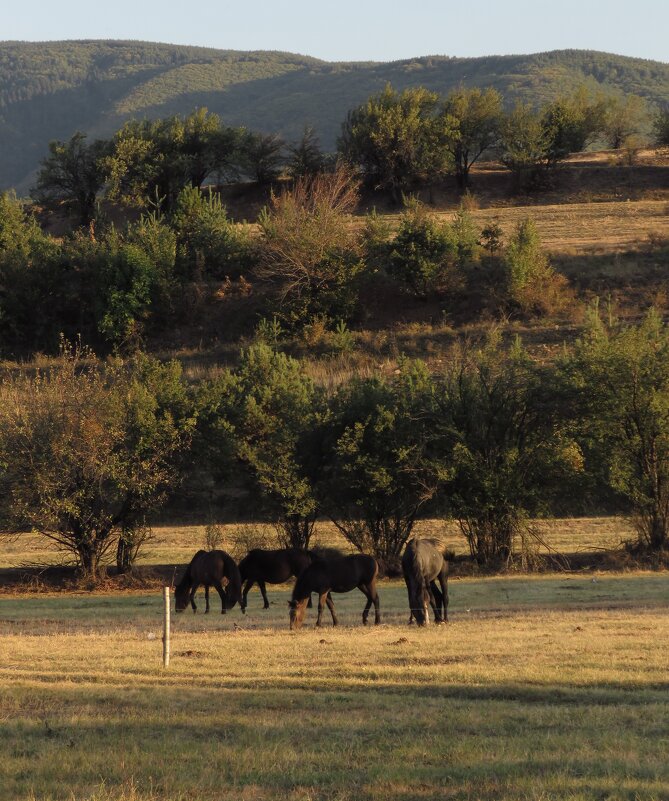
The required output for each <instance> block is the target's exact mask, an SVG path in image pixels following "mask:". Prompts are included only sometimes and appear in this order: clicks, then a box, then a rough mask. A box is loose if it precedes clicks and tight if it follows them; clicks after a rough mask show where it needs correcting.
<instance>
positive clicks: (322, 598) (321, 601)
mask: <svg viewBox="0 0 669 801" xmlns="http://www.w3.org/2000/svg"><path fill="white" fill-rule="evenodd" d="M326 598H327V593H323V594H322V595H319V596H318V617H317V618H316V625H317V626H320V625H321V618H322V617H323V606H324V604H325V599H326Z"/></svg>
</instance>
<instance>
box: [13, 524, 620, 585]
mask: <svg viewBox="0 0 669 801" xmlns="http://www.w3.org/2000/svg"><path fill="white" fill-rule="evenodd" d="M240 526H241V524H235V523H229V524H226V525H223V526H222V527H221V528H222V533H223V540H222V543H221V547H223V548H224V549H226V550H229V551H233V550H234V542H235V536H236V534H237V532H238V531H239V529H240ZM261 527H262V528H263V529H264V531H265V533H266V535H267V540H268V547H272V540H273V538H274V536H275V531H274V528H273V527H272V526H270V525H262V526H261ZM537 528H538V530H539V531H540V532H541V535H542V538H543V539H544V540H545V542H546V543H547V545H548V546H549V548H550V550H553V551H557V552H559V553H586V552H592V551H602V550H613V549H616V548H618V547H619V546H620V544H621V543H622V542H624V541H626V540H629V539H632V538H633V536H634V531H633V528H632V525H631V523H630V522H629V521H628V520H627V519H626V518H622V517H587V518H562V519H556V520H540V521H537ZM416 533H417V534H418V535H424V536H429V537H435V536H436V537H440V538H441V539H442V540H443V541H444V542H445V544H446V545H447V546H448V547H449V548H451V549H452V550H453V551H455V553H456V554H465V553H467V544H466V542H465V540H464V538H463V537H462V535H461V534H460V532H459V529H458V526H457V524H456V523H454V522H452V521H444V520H420V521H419V522H418V524H417V526H416ZM205 536H206V526H205V525H191V526H173V525H157V526H154V528H153V533H152V537H151V539H150V540H149V542H148V544H147V545H146V547H145V549H144V551H143V552H142V554H141V556H140V559H139V564H141V565H144V566H150V565H166V564H174V565H182V564H187V563H188V562H189V561H190V559H191V557H192V556H193V554H194V553H195V551H197V550H198V549H199V548H203V547H205ZM0 543H1V544H0V569H1V568H21V567H28V566H42V567H45V566H47V565H53V564H59V563H60V562H61V561H64V560H66V559H67V556H66V554H60V553H58V552H56V551H54V550H53V548H52V547H51V546H50V544H49V542H48V541H47V540H45V539H44V538H42V537H40V536H38V535H34V534H22V535H20V536H18V537H5V538H4V539H3V540H0ZM315 543H317V544H320V545H324V546H331V547H336V548H341V549H343V550H350V548H351V546H350V545H349V544H348V543H347V542H346V541H345V540H344V539H343V537H342V535H341V534H340V533H339V531H338V530H337V529H336V528H335V526H334V525H333V524H332V523H329V522H324V521H323V522H320V523H318V524H317V526H316V531H315ZM540 550H541V551H545V550H546V549H545V548H543V547H541V548H540ZM1 592H2V589H1V588H0V593H1Z"/></svg>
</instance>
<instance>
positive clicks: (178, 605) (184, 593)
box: [174, 585, 189, 612]
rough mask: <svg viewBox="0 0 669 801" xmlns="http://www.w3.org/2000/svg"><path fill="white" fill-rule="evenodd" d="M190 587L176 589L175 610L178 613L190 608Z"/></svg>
mask: <svg viewBox="0 0 669 801" xmlns="http://www.w3.org/2000/svg"><path fill="white" fill-rule="evenodd" d="M188 591H189V588H188V587H183V586H181V585H180V586H178V587H175V589H174V602H175V603H174V608H175V611H177V612H183V611H184V609H185V608H186V607H187V606H188Z"/></svg>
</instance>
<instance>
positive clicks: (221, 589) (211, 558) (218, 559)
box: [174, 551, 242, 614]
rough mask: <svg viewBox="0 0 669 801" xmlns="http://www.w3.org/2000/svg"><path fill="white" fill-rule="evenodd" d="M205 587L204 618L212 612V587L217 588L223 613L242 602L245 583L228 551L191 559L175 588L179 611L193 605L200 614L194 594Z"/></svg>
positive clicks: (213, 552) (206, 553) (197, 554)
mask: <svg viewBox="0 0 669 801" xmlns="http://www.w3.org/2000/svg"><path fill="white" fill-rule="evenodd" d="M200 584H204V599H205V602H206V607H205V610H204V611H205V614H206V613H207V612H208V611H209V587H212V586H213V587H215V588H216V590H217V591H218V594H219V595H220V597H221V613H222V614H225V612H226V610H227V609H232V607H233V606H234V605H235V604H236V603H239V604H240V605H241V602H242V580H241V577H240V575H239V568H238V567H237V564H236V563H235V560H234V559H233V558H232V557H231V556H230V554H227V553H226V552H225V551H198V552H197V553H196V554H195V556H194V557H193V558H192V559H191V562H190V564H189V565H188V567H187V568H186V572H185V573H184V575H183V578H182V579H181V581H180V582H179V583H178V584H177V586H176V587H175V588H174V597H175V599H176V611H177V612H183V611H184V609H185V608H186V607H187V606H188V602H189V601H190V605H191V606H192V607H193V612H197V606H196V605H195V592H196V590H197V588H198V587H199V586H200Z"/></svg>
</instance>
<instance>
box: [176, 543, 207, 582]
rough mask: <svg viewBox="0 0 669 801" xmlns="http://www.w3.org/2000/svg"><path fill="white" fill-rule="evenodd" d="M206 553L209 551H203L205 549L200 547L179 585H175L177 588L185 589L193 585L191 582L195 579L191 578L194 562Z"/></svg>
mask: <svg viewBox="0 0 669 801" xmlns="http://www.w3.org/2000/svg"><path fill="white" fill-rule="evenodd" d="M206 553H207V552H206V551H203V550H201V549H200V550H199V551H198V552H197V553H196V554H195V556H194V557H193V558H192V559H191V560H190V562H189V563H188V567H187V568H186V571H185V572H184V574H183V576H182V577H181V581H180V582H179V583H178V584H177V585H175V587H174V589H175V590H184V589H186V588H188V587H190V586H191V584H192V583H193V579H192V578H191V568H192V567H193V562H194V561H195V560H196V559H199V558H200V557H201V556H202V555H203V554H206Z"/></svg>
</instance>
